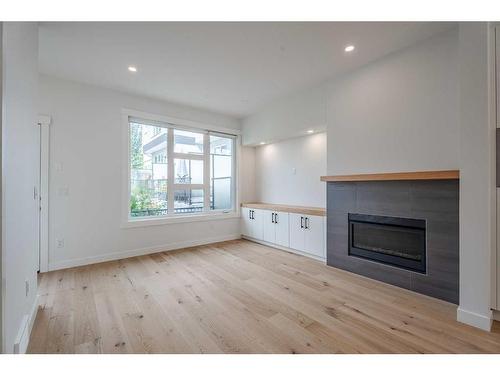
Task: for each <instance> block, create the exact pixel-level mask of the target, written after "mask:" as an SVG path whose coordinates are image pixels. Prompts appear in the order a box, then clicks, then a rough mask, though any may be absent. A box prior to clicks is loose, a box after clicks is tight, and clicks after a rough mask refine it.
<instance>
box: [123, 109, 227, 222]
mask: <svg viewBox="0 0 500 375" xmlns="http://www.w3.org/2000/svg"><path fill="white" fill-rule="evenodd" d="M128 123H129V161H130V174H129V184H130V189H129V193H130V195H129V219H132V220H133V219H135V220H137V219H144V218H151V217H168V216H176V215H177V216H178V215H179V214H196V213H198V214H199V213H203V212H205V213H209V212H216V211H223V212H227V211H231V210H234V205H235V204H234V202H235V193H234V192H235V179H234V176H235V173H234V171H235V162H234V160H235V136H232V135H227V134H221V133H215V132H211V131H203V130H199V129H189V130H188V129H186V128H182V129H178V128H176V126H175V125H172V124H167V123H159V122H152V121H145V120H140V119H135V118H129V121H128Z"/></svg>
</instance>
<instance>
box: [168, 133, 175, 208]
mask: <svg viewBox="0 0 500 375" xmlns="http://www.w3.org/2000/svg"><path fill="white" fill-rule="evenodd" d="M167 176H168V180H167V209H168V214H169V215H173V214H174V182H175V181H174V131H173V129H171V128H170V129H168V131H167Z"/></svg>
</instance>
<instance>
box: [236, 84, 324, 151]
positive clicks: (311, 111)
mask: <svg viewBox="0 0 500 375" xmlns="http://www.w3.org/2000/svg"><path fill="white" fill-rule="evenodd" d="M325 105H326V85H325V84H321V85H318V86H314V87H310V88H307V89H304V90H302V91H300V92H297V93H293V94H291V95H288V96H286V97H284V98H279V99H277V100H276V101H274V102H273V103H270V104H269V105H267V106H266V107H265V108H262V109H261V110H260V111H259V112H257V113H255V114H253V115H251V116H248V117H246V118H244V119H243V121H242V128H243V144H245V145H258V144H259V143H260V142H266V143H270V142H277V141H280V140H284V139H288V138H292V137H298V136H303V135H305V134H307V133H306V132H307V130H309V129H313V130H315V131H323V130H325V129H326V108H325Z"/></svg>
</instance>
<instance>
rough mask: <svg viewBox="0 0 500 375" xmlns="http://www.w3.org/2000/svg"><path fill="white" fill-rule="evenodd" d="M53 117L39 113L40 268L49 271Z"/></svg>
mask: <svg viewBox="0 0 500 375" xmlns="http://www.w3.org/2000/svg"><path fill="white" fill-rule="evenodd" d="M51 122H52V119H51V117H50V116H48V115H38V125H39V126H40V179H39V184H40V186H39V189H38V190H39V194H38V196H39V200H40V210H39V224H38V228H39V232H38V236H39V241H38V246H39V253H38V254H39V270H40V272H48V271H49V142H50V131H49V130H50V126H49V125H50V124H51Z"/></svg>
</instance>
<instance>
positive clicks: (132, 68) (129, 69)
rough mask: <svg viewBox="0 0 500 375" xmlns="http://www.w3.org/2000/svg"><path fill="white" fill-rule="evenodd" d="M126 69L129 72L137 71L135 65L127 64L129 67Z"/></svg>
mask: <svg viewBox="0 0 500 375" xmlns="http://www.w3.org/2000/svg"><path fill="white" fill-rule="evenodd" d="M128 71H129V72H134V73H135V72H137V68H136V67H135V66H129V67H128Z"/></svg>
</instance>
